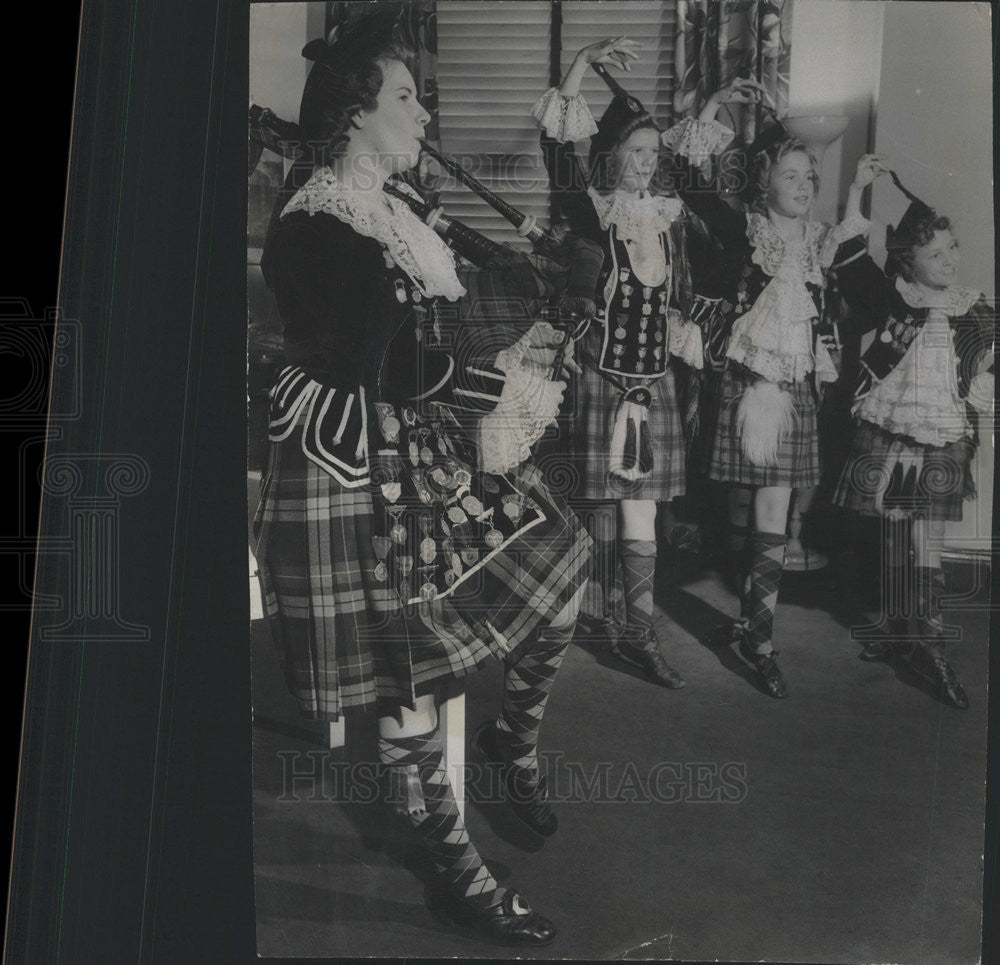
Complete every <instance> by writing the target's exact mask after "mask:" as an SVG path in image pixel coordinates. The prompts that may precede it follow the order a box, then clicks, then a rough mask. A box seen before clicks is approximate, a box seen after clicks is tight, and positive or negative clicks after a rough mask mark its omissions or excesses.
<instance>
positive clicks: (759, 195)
mask: <svg viewBox="0 0 1000 965" xmlns="http://www.w3.org/2000/svg"><path fill="white" fill-rule="evenodd" d="M764 96H766V95H765V94H764V92H763V88H762V87H761V86H760V85H759V84H758V83H757V82H755V81H751V80H737V81H734V82H733V83H732V84H730V85H729V86H728V87H726V88H724V89H723V90H721V91H719V92H718V93H716V94H714V95H713V96H712V97H710V98H709V99H708V101H707V103H706V104H705V107H704V109H703V110H702V112H701V115H700V117H698V118H687V119H685V120H684V121H681V122H680V123H679V124H677V125H675V126H674V127H672V128H671V129H670V130H668V131H666V132H665V133H664V135H663V142H664V144H665V145H667V146H668V147H669V148H671V149H672V150H673V152H674V154H675V158H676V159H677V160H678V162H679V165H678V173H679V180H678V190H679V192H680V194H681V197H682V198H683V199H684V201H685V203H686V204H687V205H688V206H689V207H690V208H691V209H692V210H693V211H694V212H695V213H696V214H698V215H699V216H700V217H701V218H702V220H703V221H704V222H705V223H706V224H707V225H708V228H709V230H710V231H711V232H712V233H713V235H714V236H715V237H716V239H717V240H718V241H719V242H720V243H721V245H722V248H723V255H722V256H721V257H720V259H719V260H718V263H717V265H716V271H717V274H719V275H720V276H721V277H720V279H719V281H718V284H717V285H716V286H713V287H717V288H719V290H721V291H723V292H724V299H723V300H722V301H721V303H720V305H719V308H718V314H717V316H716V318H715V319H714V322H713V324H712V325H711V326H710V331H711V336H710V338H707V339H706V351H707V352H708V353H709V354H710V355H712V356H713V357H715V358H717V359H718V361H719V363H720V365H721V366H722V367H723V371H722V374H721V377H720V381H719V385H718V387H717V391H716V394H715V399H714V403H713V405H712V406H711V407H710V408H711V411H709V412H706V413H705V414H704V417H703V420H702V430H703V431H704V432H706V433H707V434H708V439H709V440H710V443H709V446H708V454H707V472H708V475H709V477H710V478H712V479H715V480H718V481H720V482H728V483H733V484H738V485H742V486H749V487H753V490H754V492H753V506H752V510H753V519H754V529H753V531H752V532H751V534H750V540H749V554H748V555H749V560H748V567H747V568H748V579H747V580H746V581H745V582H744V593H743V595H742V599H741V611H742V612H741V617H740V619H739V620H738V621H737V622H736V624H735V625H734V633H735V636H736V639H737V641H738V645H739V651H740V653H741V655H742V656H743V657H744V658H745V659H746V660H747V661H749V662H750V664H751V665H752V666H753V667H754V669H755V670H756V672H757V675H758V678H759V680H760V682H761V683H762V685H763V687H764V688H765V690H766V691H767V693H768V694H770V695H771V696H772V697H776V698H783V697H786V696H787V694H788V690H787V687H786V685H785V681H784V678H783V676H782V674H781V671H780V669H779V668H778V664H777V660H776V656H777V651H775V650H774V648H773V646H772V627H773V621H774V611H775V607H776V605H777V602H778V594H779V590H780V587H781V577H782V571H783V567H784V556H785V546H786V542H787V538H786V530H787V524H788V506H789V499H790V497H791V494H792V490H794V489H806V488H809V487H811V486H815V485H816V484H817V483H818V482H819V474H820V463H819V444H818V438H817V425H816V406H817V395H818V386H819V385H820V384H822V383H823V382H827V381H833V380H835V379H836V377H837V372H836V369H835V367H834V365H833V362H832V360H831V357H830V354H829V351H828V350H827V347H826V344H825V342H824V340H823V339H822V338H820V337H819V332H818V329H819V323H820V321H821V319H822V318H823V316H824V310H825V305H824V290H825V287H826V284H827V273H828V272H829V271H830V270H831V269H832V268H835V267H836V266H837V263H838V261H839V259H840V257H841V256H842V255H841V254H840V253H838V249H839V248H840V246H841V244H842V243H844V242H846V241H848V240H849V239H851V238H852V237H855V236H857V235H860V234H863V233H864V232H865V231H866V230H867V222H866V221H865V220H864V219H863V218H862V217H861V215H860V208H859V205H860V197H861V191H862V189H863V187H864V186H865V184H867V183H868V182H869V181H870V180H871V178H872V177H873V173H872V171H873V170H874V169H873V168H872V165H871V162H870V161H869V160H868V159H862V161H861V162H859V165H858V173H857V175H856V177H855V180H854V183H853V184H852V185H851V189H850V193H849V196H848V202H847V210H846V216H845V219H844V221H843V222H842V223H841V224H839V225H837V226H835V227H831V226H830V225H827V224H823V223H821V222H818V221H813V220H810V217H809V213H810V209H811V207H812V203H813V200H814V198H815V195H816V189H817V184H818V177H817V172H816V164H815V161H814V159H813V157H812V156H811V155H810V154H809V151H808V149H807V148H806V146H805V145H804V144H803V143H802V142H801V141H799V140H797V139H795V138H794V137H792V136H790V135H789V134H788V133H787V131H785V129H784V128H783V127H782V125H780V124H775V125H774V126H773V127H771V128H769V129H768V130H767V131H765V132H764V134H762V135H761V137H760V138H758V140H757V142H755V144H753V145H752V146H751V147H750V149H749V151H748V155H749V157H748V168H749V172H748V173H749V176H750V185H749V193H750V200H751V203H750V210H749V212H748V213H746V214H744V213H741V212H739V211H737V210H736V209H734V208H732V207H730V206H729V205H728V204H727V203H726V202H725V201H723V200H722V198H720V197H718V196H717V195H716V194H715V193H714V191H713V190H712V186H711V185H710V184H707V183H705V182H704V181H703V179H702V176H701V172H700V168H701V167H702V166H703V165H704V164H705V163H706V162H707V161H708V160H709V159H710V158H711V157H712V155H715V154H717V153H719V152H720V151H721V150H722V149H723V148H724V147H726V146H727V145H728V143H729V142H730V140H731V139H732V137H733V132H732V131H731V130H730V129H729V128H728V127H726V126H724V125H722V124H720V123H718V122H717V121H716V120H715V114H716V112H717V111H718V109H719V107H720V106H721V105H723V104H729V103H741V104H748V103H756V102H758V101H759V100H760V99H761V98H762V97H764ZM747 584H748V585H747Z"/></svg>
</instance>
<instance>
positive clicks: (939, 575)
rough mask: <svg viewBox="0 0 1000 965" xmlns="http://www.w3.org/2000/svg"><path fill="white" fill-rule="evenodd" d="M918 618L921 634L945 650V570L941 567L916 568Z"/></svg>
mask: <svg viewBox="0 0 1000 965" xmlns="http://www.w3.org/2000/svg"><path fill="white" fill-rule="evenodd" d="M916 584H917V605H916V616H917V621H918V624H919V625H920V627H921V633H922V635H924V636H927V637H930V638H931V639H930V640H929V641H928V642H929V643H933V644H934V645H935V646H938V647H939V648H940V649H942V650H943V649H944V648H945V641H944V618H943V617H942V616H941V597H943V596H944V595H945V581H944V570H942V569H941V568H940V567H939V566H934V567H931V566H918V567H917V568H916Z"/></svg>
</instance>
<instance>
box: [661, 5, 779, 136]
mask: <svg viewBox="0 0 1000 965" xmlns="http://www.w3.org/2000/svg"><path fill="white" fill-rule="evenodd" d="M791 42H792V0H677V39H676V47H675V51H674V64H675V72H676V78H677V86H676V89H675V92H674V113H675V116H676V117H678V118H680V117H683V116H687V117H690V116H697V114H698V112H699V111H700V110H701V108H702V107H703V106H704V104H705V101H706V100H707V99H708V97H709V96H710V95H711V94H712V93H714V92H715V91H716V90H718V89H719V88H720V87H724V86H725V85H726V84H728V83H729V82H730V81H731V80H734V79H735V78H737V77H753V78H754V79H756V80H759V81H760V82H761V83H762V84H763V85H764V87H765V88H766V89H767V91H768V93H769V94H770V95H771V97H772V99H773V100H774V103H775V106H776V107H777V111H778V116H779V117H781V116H783V115H784V114H785V112H786V111H787V109H788V74H789V64H790V60H791ZM726 112H728V117H727V116H726ZM761 113H762V112H761V111H760V109H750V110H748V109H746V108H744V107H742V106H741V105H739V104H732V105H729V104H727V105H724V106H723V108H722V111H721V112H720V115H719V119H720V120H721V121H722V122H723V123H726V124H728V125H729V126H731V127H732V129H733V130H734V131H736V134H737V141H738V142H739V143H742V144H749V143H750V142H752V141H753V139H754V137H755V136H756V133H757V129H758V127H759V126H760V121H761V117H760V115H761Z"/></svg>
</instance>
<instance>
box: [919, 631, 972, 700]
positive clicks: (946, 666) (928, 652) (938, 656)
mask: <svg viewBox="0 0 1000 965" xmlns="http://www.w3.org/2000/svg"><path fill="white" fill-rule="evenodd" d="M906 662H907V664H908V665H909V667H910V669H911V670H913V672H914V673H916V674H917V675H918V676H920V677H923V679H924V680H926V681H928V682H929V683H931V684H933V685H934V686H935V687H938V688H939V690H940V693H941V696H942V697H943V698H944V699H945V701H947V702H948V703H949V704H951V706H952V707H957V708H958V709H959V710H968V708H969V698H968V697H967V696H966V695H965V688H964V687H963V686H962V685H961V683H959V680H958V677H956V676H955V671H954V670H952V669H951V664H950V663H948V660H947V659H946V658H945V655H944V654H943V653H942V652H941V651H940V650H939V649H938V648H937V647H935V646H934V645H933V644H931V643H924V642H920V643H917V644H916V645H915V646H914V647H913V649H912V650H911V651H910V653H909V654H908V655H907V657H906Z"/></svg>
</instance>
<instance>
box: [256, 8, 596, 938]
mask: <svg viewBox="0 0 1000 965" xmlns="http://www.w3.org/2000/svg"><path fill="white" fill-rule="evenodd" d="M304 54H305V55H306V56H307V57H309V58H310V59H312V60H314V61H315V64H314V66H313V67H312V70H311V72H310V74H309V78H308V80H307V83H306V88H305V91H304V94H303V103H302V109H301V115H300V126H301V132H302V138H303V141H304V143H306V144H308V145H309V146H310V148H312V149H313V150H315V152H316V156H315V168H314V171H313V173H312V176H311V177H310V178H309V180H308V182H307V183H306V184H305V185H304V186H303V187H302V188H301V189H300V190H299V191H298V192H297V193H296V194H295V195H294V197H292V199H291V200H290V202H289V203H288V204H287V205H286V206H285V207H284V209H283V210H282V212H281V215H280V219H279V220H278V221H277V222H276V224H275V226H274V229H273V231H272V233H271V236H270V237H269V239H268V243H267V247H266V252H265V254H266V258H265V263H264V270H265V274H266V277H267V279H268V281H269V283H270V284H271V285H272V287H273V288H274V290H275V294H276V296H277V300H278V304H279V307H280V310H281V313H282V317H283V319H284V321H285V349H286V356H287V360H288V363H289V364H288V367H287V368H286V369H284V370H283V372H282V373H281V374H280V376H279V380H278V382H277V384H276V385H275V387H274V389H273V391H272V410H271V425H270V438H271V441H272V446H271V452H270V462H269V467H268V471H267V473H266V477H265V480H264V484H263V496H262V505H261V510H260V516H259V520H260V523H261V531H260V545H259V549H258V556H257V558H258V560H259V562H260V569H261V577H262V581H263V584H264V590H265V599H266V603H267V610H268V614H269V616H270V617H271V618H272V619H273V628H274V632H275V634H276V638H277V640H278V642H279V645H280V646H281V648H282V649H283V653H284V659H285V664H286V673H287V678H288V683H289V686H290V689H291V690H292V692H293V694H294V696H295V697H296V699H297V700H298V702H299V705H300V709H301V711H302V712H303V713H304V714H306V715H307V716H310V717H315V718H322V719H337V718H338V717H339V715H340V714H342V713H344V712H345V711H346V710H349V709H352V708H363V707H371V706H375V707H376V708H377V711H378V716H379V754H380V760H381V761H382V763H383V764H384V765H385V768H386V771H387V773H388V776H389V778H390V786H391V787H392V789H393V791H394V800H395V801H396V802H397V804H398V807H399V809H400V811H401V813H403V814H405V816H406V818H407V820H408V821H409V823H410V825H411V826H412V827H413V829H414V831H415V832H416V834H417V835H418V837H419V838H420V840H421V842H422V844H423V845H424V846H425V847H426V848H427V850H428V851H429V853H430V855H431V856H432V858H433V862H434V866H435V868H436V871H437V875H438V887H437V888H435V889H434V893H433V896H432V900H433V909H434V910H435V912H436V913H437V914H439V915H440V916H442V917H444V918H447V919H448V920H451V921H454V922H457V923H461V924H465V925H468V926H471V927H472V928H474V929H476V930H478V931H479V932H480V933H482V934H483V935H485V936H486V937H488V938H490V939H491V940H493V941H496V942H499V943H505V944H514V945H543V944H547V943H548V942H550V941H551V940H552V938H553V936H554V935H555V929H554V927H553V925H552V924H551V922H549V921H548V920H546V919H545V918H543V917H542V916H541V915H539V914H538V913H536V912H534V911H532V910H531V908H530V906H529V905H528V904H527V902H526V901H525V900H524V899H523V898H522V897H521V896H520V895H518V894H517V893H516V892H515V891H513V890H510V889H505V888H503V887H501V886H500V885H498V883H497V882H496V880H495V879H494V878H493V876H492V875H491V874H490V872H489V871H488V869H487V868H486V866H485V865H484V864H483V861H482V859H481V858H480V856H479V853H478V852H477V850H476V848H475V847H474V845H473V844H472V843H471V842H470V840H469V836H468V833H467V832H466V829H465V827H464V824H463V822H462V818H461V816H460V814H459V812H458V809H457V807H456V802H455V798H454V795H453V792H452V788H451V785H450V783H449V779H448V777H447V774H446V772H445V769H444V766H443V763H442V739H441V736H440V734H439V733H438V729H437V724H438V721H437V713H436V690H437V685H438V684H439V682H441V681H444V680H447V679H450V678H453V677H461V676H463V675H465V674H469V673H472V672H474V671H475V670H476V668H477V667H478V666H480V665H481V664H482V663H483V662H484V661H486V660H487V659H488V658H490V657H494V658H497V659H499V660H501V661H502V662H503V665H504V668H505V675H504V688H503V701H502V706H501V710H500V713H499V716H498V717H497V718H496V720H495V722H494V723H493V726H492V727H490V728H488V730H489V738H490V740H489V742H488V743H489V746H490V748H491V749H492V752H493V753H494V754H495V756H496V759H497V760H498V761H499V762H501V763H502V764H503V765H504V768H505V773H506V776H507V781H506V784H505V787H506V788H507V789H508V792H511V793H510V797H511V803H512V805H514V806H515V809H516V812H517V814H518V815H519V816H520V817H521V818H522V819H523V820H524V821H525V822H526V823H528V824H529V826H531V827H532V828H534V829H535V830H536V831H538V832H539V833H541V834H551V833H552V832H553V831H554V830H555V823H556V822H555V816H554V815H553V814H552V812H551V809H550V808H549V806H548V804H547V803H546V799H545V787H544V782H543V781H542V780H540V778H539V774H538V768H537V760H536V748H537V741H538V731H539V727H540V725H541V721H542V715H543V711H544V709H545V705H546V700H547V697H548V694H549V691H550V689H551V687H552V684H553V680H554V678H555V674H556V671H557V670H558V668H559V664H560V662H561V660H562V657H563V653H564V650H565V648H566V646H567V643H568V641H569V638H570V637H571V635H572V632H573V627H574V622H575V618H576V613H577V610H578V607H579V601H580V599H581V596H582V589H583V586H584V584H585V581H586V569H587V565H588V556H589V548H590V540H589V538H588V537H587V535H586V533H585V532H584V531H583V529H582V527H581V526H580V524H579V523H578V522H577V520H576V519H575V517H574V516H573V515H572V513H571V512H570V511H569V510H568V508H567V507H566V506H565V504H564V503H562V502H561V501H560V500H558V499H556V498H554V497H553V496H552V494H551V493H550V492H549V491H548V489H547V488H546V487H545V485H544V484H543V483H542V482H541V479H540V475H539V473H538V472H537V471H536V470H534V469H533V468H531V467H530V466H526V465H520V466H516V465H515V466H503V465H501V466H499V467H497V471H493V472H486V471H483V470H482V469H481V465H482V461H481V459H480V458H479V453H477V451H476V450H475V448H474V447H473V446H471V445H470V444H469V443H468V441H467V439H466V438H465V437H464V435H463V433H462V432H461V431H459V428H458V426H457V425H456V423H457V419H456V418H455V417H454V416H453V415H452V414H451V412H452V409H451V408H449V407H455V408H467V407H468V406H469V405H470V404H471V403H475V402H478V403H481V404H482V407H483V408H484V409H488V408H489V406H490V405H493V404H496V403H497V394H498V392H499V390H496V389H493V390H491V389H490V388H489V385H490V384H493V385H501V384H502V385H503V390H502V392H500V394H499V404H498V405H497V408H496V409H495V410H494V411H492V412H488V413H487V414H486V415H485V416H484V417H483V420H482V425H481V426H480V429H481V430H482V431H483V432H485V433H487V434H492V436H493V437H498V436H502V435H503V434H504V433H506V434H508V435H510V434H513V435H514V436H515V437H516V438H515V440H514V442H515V444H514V445H513V446H512V447H511V448H512V449H513V450H515V451H517V452H523V451H526V449H527V444H530V442H531V441H533V437H532V435H531V433H533V432H537V431H538V426H539V425H542V426H544V423H545V422H547V421H550V420H551V418H552V417H553V416H554V413H555V409H556V407H557V405H558V401H559V399H560V397H561V393H562V388H563V386H562V385H561V384H559V383H556V384H555V385H553V383H551V382H549V381H546V380H543V379H542V378H540V377H537V376H535V375H532V374H530V371H529V370H528V369H526V368H523V367H519V366H518V365H517V364H516V362H517V358H518V357H519V356H521V355H522V354H523V352H524V350H525V347H526V344H527V343H526V342H525V340H524V339H523V338H522V339H521V340H519V341H517V342H515V339H517V335H518V334H520V333H515V334H514V335H509V336H508V337H507V341H506V343H505V344H506V345H507V346H508V347H507V349H506V355H505V357H504V360H503V361H501V360H498V361H497V366H499V367H500V368H501V369H503V368H506V369H507V372H506V381H505V382H504V375H503V372H502V371H497V369H496V368H492V367H491V366H490V365H489V364H488V363H485V362H479V363H477V364H475V365H472V366H471V368H472V369H474V370H475V371H476V372H479V373H485V375H481V376H479V377H478V378H479V382H478V383H476V382H470V381H468V380H465V381H464V382H463V381H462V380H461V379H460V378H459V376H460V375H462V374H463V373H464V366H463V363H462V362H461V361H460V360H458V361H456V359H455V358H454V357H453V356H452V355H449V354H446V353H445V352H443V351H441V350H440V349H436V348H435V344H434V343H435V341H436V339H437V335H438V331H439V329H440V327H441V325H442V324H444V323H445V322H447V319H446V317H445V313H444V311H443V308H442V305H441V304H440V303H442V302H445V301H452V300H455V299H458V298H460V297H461V296H462V295H463V294H464V291H463V286H462V285H461V284H460V282H459V278H458V276H457V275H456V271H455V262H454V259H453V256H452V254H451V252H450V250H449V249H448V248H447V247H446V246H445V245H444V243H443V242H442V241H441V239H440V238H439V237H438V236H437V235H436V234H435V233H434V232H433V231H432V230H431V229H430V228H428V227H427V226H426V225H425V224H424V223H423V222H421V221H420V220H419V219H418V218H417V217H416V216H415V215H414V214H413V213H412V211H411V210H410V209H409V207H408V206H407V205H406V204H405V203H403V202H402V201H400V200H398V199H397V198H395V197H391V196H389V195H387V194H386V193H385V192H384V191H383V183H384V182H385V180H386V178H388V177H389V176H391V175H394V174H397V173H400V172H402V171H405V170H407V169H409V168H411V167H412V166H413V165H415V164H416V162H417V158H418V154H419V151H420V144H419V140H418V139H419V138H420V136H421V135H422V133H423V128H424V125H425V124H426V123H427V120H428V119H429V118H428V114H427V112H426V111H425V110H424V109H423V107H421V105H420V104H419V103H418V102H417V99H416V96H415V92H414V82H413V78H412V77H411V75H410V73H409V71H408V70H407V68H406V66H405V65H404V63H403V59H402V58H403V56H404V51H402V50H401V49H400V47H399V45H398V43H397V41H396V39H395V35H394V33H393V29H392V24H391V22H390V21H387V20H386V18H385V17H384V16H379V15H375V16H371V17H366V18H364V19H362V20H360V21H358V22H356V23H355V24H353V25H351V26H350V27H349V28H346V29H345V32H344V35H342V36H340V37H338V38H337V39H335V40H334V41H333V42H332V43H330V44H327V43H325V42H323V41H313V42H312V43H311V44H309V45H308V46H307V47H306V49H305V50H304ZM494 281H495V283H496V284H497V285H498V286H500V290H501V291H504V292H506V294H508V295H513V294H516V295H518V296H521V298H520V299H518V301H519V302H520V301H522V300H523V297H537V296H538V295H539V294H540V291H539V288H538V286H537V285H536V279H535V277H534V275H533V273H532V271H531V270H530V268H529V267H528V266H527V263H526V262H524V261H523V260H522V261H521V262H520V263H515V264H513V265H512V266H511V267H510V268H508V269H507V270H506V271H500V272H497V273H495V278H494ZM452 334H454V335H456V338H459V339H460V338H461V336H462V335H463V331H462V329H459V330H458V332H457V333H452ZM474 334H475V333H473V335H474ZM491 335H492V336H495V335H496V332H495V331H494V332H492V333H491ZM468 341H469V342H470V344H472V345H473V346H475V345H476V344H478V343H479V340H477V338H476V337H473V338H472V339H471V340H468ZM511 342H515V344H514V345H513V346H511V344H510V343H511ZM499 347H502V346H499ZM497 348H498V344H497V342H496V339H495V338H494V341H493V347H492V349H491V354H496V351H497ZM553 354H554V351H550V352H549V355H548V358H547V359H546V358H543V357H542V356H543V355H544V352H543V353H542V354H541V355H539V354H538V353H537V352H536V360H538V361H543V362H545V361H547V362H548V363H549V364H551V363H552V355H553ZM491 395H492V399H490V398H489V397H490V396H491ZM529 410H531V411H529ZM490 455H495V453H492V452H491V454H490ZM518 458H520V457H518Z"/></svg>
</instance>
